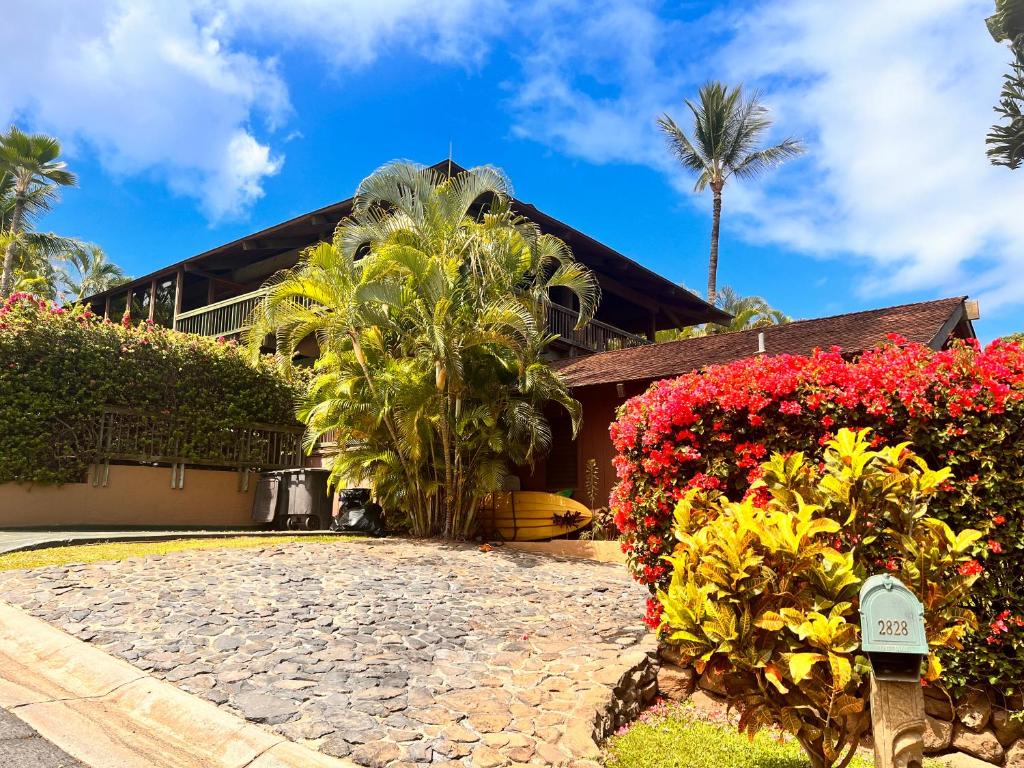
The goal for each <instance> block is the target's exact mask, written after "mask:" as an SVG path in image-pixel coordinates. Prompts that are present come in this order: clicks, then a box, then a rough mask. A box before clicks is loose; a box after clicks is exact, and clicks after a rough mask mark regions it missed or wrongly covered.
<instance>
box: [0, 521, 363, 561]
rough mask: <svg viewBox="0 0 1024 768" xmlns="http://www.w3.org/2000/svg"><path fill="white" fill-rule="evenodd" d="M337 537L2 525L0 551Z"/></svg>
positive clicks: (317, 533)
mask: <svg viewBox="0 0 1024 768" xmlns="http://www.w3.org/2000/svg"><path fill="white" fill-rule="evenodd" d="M3 534H13V535H14V536H21V537H23V538H26V539H31V540H28V541H25V542H24V543H20V542H15V543H13V544H7V545H5V544H4V542H3V541H2V536H3ZM332 535H337V536H338V538H346V537H351V536H353V535H358V534H351V533H339V532H337V531H328V530H323V531H276V530H275V531H268V530H265V529H262V528H251V529H249V528H238V529H236V530H231V531H208V530H194V531H153V532H148V531H136V532H132V531H123V532H119V531H111V532H109V533H107V532H104V531H97V532H89V531H79V532H75V531H54V532H53V533H52V534H49V532H43V531H32V530H28V529H25V530H21V529H15V528H4V529H3V530H0V555H9V554H11V553H13V552H31V551H33V550H36V549H51V548H54V547H75V546H79V545H84V544H111V543H114V542H122V541H130V542H136V541H137V542H151V541H175V540H177V539H235V538H238V537H249V536H256V537H266V538H267V540H268V541H270V542H273V540H274V539H275V538H279V537H281V536H332ZM39 537H42V538H39Z"/></svg>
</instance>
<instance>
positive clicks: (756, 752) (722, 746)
mask: <svg viewBox="0 0 1024 768" xmlns="http://www.w3.org/2000/svg"><path fill="white" fill-rule="evenodd" d="M605 749H606V755H605V766H606V768H708V766H715V768H808V766H809V765H810V762H809V761H808V760H807V758H806V757H804V754H803V751H802V750H801V749H800V745H799V744H797V743H796V742H795V741H793V740H792V739H784V740H780V739H779V737H778V735H777V734H774V733H771V732H767V731H762V732H761V733H759V734H758V735H757V736H756V737H755V738H754V740H753V741H751V740H750V739H748V738H747V737H746V736H744V735H741V734H740V733H738V732H737V731H736V730H735V728H733V727H731V726H728V725H720V724H717V723H711V722H707V721H705V720H702V719H700V716H699V715H698V714H697V713H696V712H694V711H693V710H692V708H690V707H688V706H686V705H675V706H669V707H664V708H655V709H654V710H651V711H650V712H648V713H647V714H645V715H642V716H641V719H640V720H638V721H637V722H635V723H634V724H633V725H632V726H630V727H629V728H628V729H627V730H626V731H624V732H622V733H620V734H618V735H616V736H613V737H612V738H611V739H609V740H608V743H607V744H606V745H605ZM850 765H851V768H872V767H873V766H874V761H873V760H872V759H871V757H870V754H869V753H867V752H865V753H864V757H860V756H858V757H856V758H854V760H853V762H852V763H851V764H850ZM938 765H939V764H938V763H936V762H934V761H930V760H929V761H926V762H925V767H926V768H938Z"/></svg>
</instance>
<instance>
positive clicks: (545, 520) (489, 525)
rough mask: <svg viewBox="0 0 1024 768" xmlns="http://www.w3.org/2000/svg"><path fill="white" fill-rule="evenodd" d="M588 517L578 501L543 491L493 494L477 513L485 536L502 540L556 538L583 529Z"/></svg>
mask: <svg viewBox="0 0 1024 768" xmlns="http://www.w3.org/2000/svg"><path fill="white" fill-rule="evenodd" d="M592 517H593V514H592V513H591V511H590V510H589V509H588V508H587V507H586V506H585V505H583V504H580V503H579V502H578V501H575V500H574V499H570V498H567V497H565V496H558V495H556V494H554V493H544V492H543V491H502V492H499V493H495V494H492V498H491V500H490V503H485V504H484V506H483V508H482V509H481V510H480V522H481V524H482V525H483V528H484V532H485V534H490V535H496V536H499V537H500V538H502V539H504V540H505V541H540V540H542V539H554V538H558V537H560V536H565V535H566V534H568V533H572V532H573V531H578V530H580V529H581V528H585V527H587V525H589V524H590V520H591V518H592Z"/></svg>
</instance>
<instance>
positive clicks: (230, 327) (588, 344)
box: [174, 289, 650, 352]
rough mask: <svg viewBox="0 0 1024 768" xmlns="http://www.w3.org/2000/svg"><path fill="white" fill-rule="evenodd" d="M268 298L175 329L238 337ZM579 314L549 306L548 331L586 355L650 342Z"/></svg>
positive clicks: (210, 310)
mask: <svg viewBox="0 0 1024 768" xmlns="http://www.w3.org/2000/svg"><path fill="white" fill-rule="evenodd" d="M265 294H266V291H265V290H263V289H260V290H257V291H252V292H250V293H243V294H241V295H240V296H234V297H232V298H230V299H224V300H223V301H218V302H216V303H214V304H209V305H207V306H205V307H199V308H198V309H190V310H189V311H187V312H181V313H179V314H178V316H177V318H175V321H174V329H175V330H176V331H181V332H182V333H197V334H199V335H200V336H235V335H237V334H239V333H241V332H242V331H244V330H246V329H247V328H248V327H249V316H250V315H251V314H252V311H253V310H254V309H255V308H256V306H257V305H258V304H259V302H260V300H261V299H262V298H263V296H264V295H265ZM577 319H578V316H577V314H576V313H575V312H574V311H572V310H571V309H568V308H567V307H563V306H561V305H559V304H549V305H548V330H549V331H550V332H551V333H553V334H557V335H558V336H559V341H561V342H563V343H564V344H567V345H569V346H571V347H574V348H576V349H578V350H582V351H584V352H605V351H607V350H610V349H624V348H626V347H640V346H643V345H645V344H649V343H650V342H649V341H648V340H647V339H646V338H644V337H643V336H637V335H636V334H632V333H629V332H628V331H624V330H622V329H621V328H616V327H615V326H614V325H609V324H608V323H602V322H601V321H600V320H591V321H590V322H589V323H587V324H586V325H585V326H583V327H582V328H580V329H579V330H577V329H576V321H577Z"/></svg>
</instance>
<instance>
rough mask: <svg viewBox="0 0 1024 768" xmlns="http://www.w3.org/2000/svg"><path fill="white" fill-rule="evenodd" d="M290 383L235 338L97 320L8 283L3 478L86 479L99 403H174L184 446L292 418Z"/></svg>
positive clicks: (155, 406)
mask: <svg viewBox="0 0 1024 768" xmlns="http://www.w3.org/2000/svg"><path fill="white" fill-rule="evenodd" d="M294 400H295V392H294V390H293V387H292V385H291V384H290V383H289V382H288V381H286V380H285V379H284V378H282V376H281V375H280V374H278V373H277V372H276V371H275V369H274V368H273V366H271V365H270V364H263V363H260V364H258V365H255V366H253V365H251V364H250V363H249V362H248V361H247V360H246V358H245V357H244V356H243V355H242V354H241V353H240V352H239V351H238V350H237V349H235V347H234V345H233V344H225V343H223V342H221V343H218V342H216V341H214V340H213V339H205V338H201V337H198V336H186V335H184V334H179V333H174V332H172V331H168V330H166V329H164V328H160V327H158V326H153V325H149V324H147V323H142V324H138V325H133V324H132V323H131V322H130V321H128V322H126V323H124V324H119V323H111V322H108V321H104V320H102V319H100V318H97V317H95V316H94V315H93V314H92V313H91V312H89V311H87V310H83V309H81V308H74V309H63V308H61V307H58V306H56V305H54V304H51V303H49V302H47V301H44V300H41V299H36V298H35V297H33V296H31V295H29V294H24V293H15V294H13V295H12V296H11V297H10V298H9V299H7V301H6V302H5V303H3V304H2V305H0V424H3V430H2V431H0V483H4V482H11V481H16V482H36V483H64V482H72V481H77V480H81V479H84V476H85V471H86V469H87V460H88V452H89V451H90V450H91V449H93V448H94V447H95V445H96V438H95V425H96V423H97V416H98V415H99V414H100V413H101V412H102V410H103V409H104V408H105V407H108V406H115V407H123V408H137V409H140V410H143V411H149V412H154V413H168V414H171V413H173V414H174V415H175V416H176V418H177V420H178V423H179V424H180V425H181V428H182V431H181V433H180V435H178V438H179V440H180V443H179V452H180V453H181V455H183V456H196V457H199V456H202V455H204V452H205V451H206V450H208V448H207V446H206V441H208V440H209V439H210V436H212V435H217V434H218V433H221V434H222V433H223V431H224V430H225V429H231V428H237V427H239V426H242V425H244V424H247V423H251V422H262V423H273V424H296V420H295V407H294Z"/></svg>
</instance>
